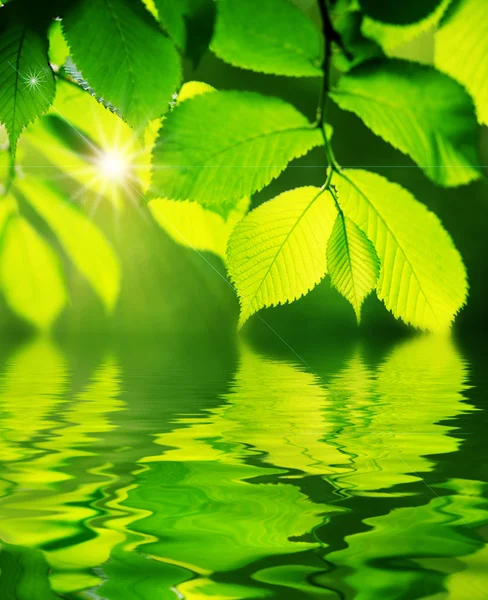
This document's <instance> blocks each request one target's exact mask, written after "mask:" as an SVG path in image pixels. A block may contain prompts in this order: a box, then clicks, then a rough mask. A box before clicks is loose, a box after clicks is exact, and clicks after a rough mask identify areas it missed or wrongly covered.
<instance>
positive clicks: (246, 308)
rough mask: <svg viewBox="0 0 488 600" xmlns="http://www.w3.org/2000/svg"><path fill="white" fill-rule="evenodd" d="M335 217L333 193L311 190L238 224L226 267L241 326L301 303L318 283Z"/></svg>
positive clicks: (324, 268) (265, 207)
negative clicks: (270, 309)
mask: <svg viewBox="0 0 488 600" xmlns="http://www.w3.org/2000/svg"><path fill="white" fill-rule="evenodd" d="M336 214H337V211H336V208H335V206H334V202H333V199H332V197H331V195H330V193H329V192H328V191H323V190H321V189H319V188H317V187H312V186H309V187H301V188H296V189H294V190H290V191H288V192H285V193H283V194H280V195H279V196H277V197H276V198H274V199H273V200H270V201H268V202H265V203H264V204H262V205H261V206H258V208H256V209H254V210H253V211H251V212H250V213H249V214H247V215H246V216H245V217H244V219H242V221H240V222H239V223H238V224H237V226H236V228H235V229H234V231H233V233H232V235H231V237H230V239H229V245H228V248H227V265H228V271H229V276H230V278H231V281H232V282H233V284H234V285H235V288H236V290H237V293H238V295H239V300H240V304H241V314H240V319H239V325H240V326H242V325H243V324H244V323H245V322H246V321H247V319H248V318H249V317H250V316H251V315H252V314H254V313H255V312H257V311H258V310H259V309H261V308H264V307H266V306H275V305H277V304H283V303H286V302H292V301H293V300H297V299H298V298H300V297H301V296H303V295H304V294H306V293H307V292H308V291H310V290H311V289H312V288H314V287H315V286H316V285H317V283H319V281H320V280H321V279H322V278H323V277H324V275H325V274H326V272H327V257H326V250H327V242H328V239H329V236H330V233H331V231H332V227H333V225H334V221H335V217H336Z"/></svg>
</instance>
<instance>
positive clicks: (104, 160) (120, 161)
mask: <svg viewBox="0 0 488 600" xmlns="http://www.w3.org/2000/svg"><path fill="white" fill-rule="evenodd" d="M97 166H98V168H99V171H100V175H101V176H102V178H103V179H105V180H109V181H113V182H121V181H123V180H124V179H126V178H127V175H128V171H129V163H128V161H127V159H126V158H125V156H124V155H123V154H122V153H120V152H116V151H109V152H104V153H103V154H102V155H101V156H100V158H99V160H98V165H97Z"/></svg>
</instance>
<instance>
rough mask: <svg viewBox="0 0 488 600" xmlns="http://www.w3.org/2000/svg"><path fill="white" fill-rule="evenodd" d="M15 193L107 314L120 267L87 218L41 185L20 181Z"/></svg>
mask: <svg viewBox="0 0 488 600" xmlns="http://www.w3.org/2000/svg"><path fill="white" fill-rule="evenodd" d="M19 189H20V191H21V192H22V194H23V195H24V197H25V199H26V200H27V201H28V202H29V204H31V206H32V207H33V208H34V209H35V210H36V212H37V213H38V214H39V216H41V217H42V219H43V220H44V221H45V222H46V223H47V224H48V225H49V227H50V228H51V230H52V231H53V233H54V234H55V235H56V237H57V238H58V241H59V242H60V244H61V246H62V247H63V250H64V251H65V252H66V254H67V255H68V257H69V258H70V260H71V261H72V262H73V264H75V265H76V267H77V268H78V269H79V270H80V272H81V273H82V274H83V275H84V277H86V279H87V281H88V282H89V283H90V285H91V286H92V288H93V290H94V291H95V293H96V294H97V295H98V296H99V298H100V300H101V301H102V302H103V304H104V306H105V308H106V309H107V310H108V311H110V310H112V309H113V308H114V305H115V302H116V300H117V297H118V295H119V290H120V275H121V274H120V265H119V261H118V258H117V256H116V255H115V253H114V251H113V249H112V247H111V246H110V244H109V243H108V242H107V240H106V239H105V237H104V236H103V234H102V233H101V232H100V231H99V230H98V229H97V227H96V226H95V225H94V224H93V223H92V222H91V221H90V220H89V219H88V217H87V216H86V215H85V214H84V213H83V212H82V211H81V210H79V209H78V208H77V207H75V206H74V205H73V204H70V203H68V202H66V200H65V199H64V198H63V197H62V196H60V194H59V192H57V191H56V189H55V188H54V187H52V186H49V185H46V184H44V183H39V182H36V183H33V182H28V181H23V182H22V183H21V184H20V185H19Z"/></svg>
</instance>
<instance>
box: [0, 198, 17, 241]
mask: <svg viewBox="0 0 488 600" xmlns="http://www.w3.org/2000/svg"><path fill="white" fill-rule="evenodd" d="M15 207H16V202H15V198H13V197H12V196H11V195H10V194H9V195H7V196H4V197H2V196H0V240H1V239H2V235H3V232H4V230H5V225H6V224H7V221H8V219H9V217H10V215H12V214H13V213H14V211H15Z"/></svg>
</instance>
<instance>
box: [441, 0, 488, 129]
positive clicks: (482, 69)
mask: <svg viewBox="0 0 488 600" xmlns="http://www.w3.org/2000/svg"><path fill="white" fill-rule="evenodd" d="M486 10H487V6H486V2H484V0H463V1H462V2H455V3H454V4H453V6H452V9H451V10H449V11H448V13H447V15H446V17H445V19H444V20H443V22H442V23H441V27H440V29H439V31H437V33H436V36H435V64H436V66H437V67H438V68H439V69H441V71H445V72H446V73H448V74H449V75H451V76H452V77H454V79H457V80H458V81H460V82H461V83H462V84H463V85H465V86H466V89H467V90H468V91H469V93H470V94H471V95H472V96H473V99H474V101H475V104H476V109H477V112H478V119H479V121H480V123H484V124H485V125H488V61H487V60H486V56H487V53H488V19H487V17H486ZM454 49H455V50H454Z"/></svg>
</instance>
